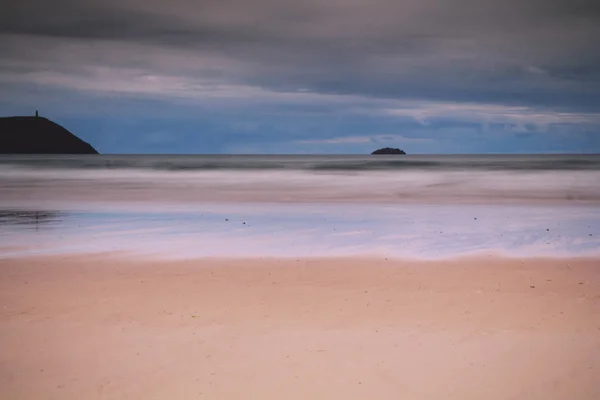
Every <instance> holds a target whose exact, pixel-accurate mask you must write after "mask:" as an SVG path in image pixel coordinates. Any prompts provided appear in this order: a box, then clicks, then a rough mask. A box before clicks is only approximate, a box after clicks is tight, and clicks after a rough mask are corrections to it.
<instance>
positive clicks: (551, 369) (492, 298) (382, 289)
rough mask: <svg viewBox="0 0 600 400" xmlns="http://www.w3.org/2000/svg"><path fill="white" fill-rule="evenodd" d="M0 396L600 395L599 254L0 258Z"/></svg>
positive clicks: (574, 396)
mask: <svg viewBox="0 0 600 400" xmlns="http://www.w3.org/2000/svg"><path fill="white" fill-rule="evenodd" d="M0 318H1V320H0V321H1V322H0V398H2V399H96V398H102V399H199V398H206V399H338V398H339V399H442V398H453V399H486V400H489V399H544V400H549V399H569V400H571V399H590V400H591V399H594V400H597V399H600V262H598V260H583V259H582V260H518V259H514V260H513V259H511V260H506V259H498V258H471V259H457V260H447V261H440V262H417V261H391V260H384V259H350V258H349V259H300V260H276V259H272V260H259V259H254V260H216V259H214V260H213V259H203V260H190V261H181V262H179V261H177V262H167V261H156V260H154V261H144V260H140V259H131V258H126V257H125V256H119V255H87V256H68V257H63V256H61V257H58V256H57V257H39V258H22V259H17V260H0Z"/></svg>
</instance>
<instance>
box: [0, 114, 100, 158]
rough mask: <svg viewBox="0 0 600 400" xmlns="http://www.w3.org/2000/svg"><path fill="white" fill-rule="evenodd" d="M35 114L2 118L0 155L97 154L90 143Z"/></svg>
mask: <svg viewBox="0 0 600 400" xmlns="http://www.w3.org/2000/svg"><path fill="white" fill-rule="evenodd" d="M35 114H36V116H35V117H4V118H0V154H98V152H97V151H96V149H94V148H93V147H92V146H91V145H90V144H89V143H86V142H84V141H83V140H81V139H79V138H78V137H77V136H75V135H74V134H72V133H71V132H69V131H68V130H66V129H65V128H63V127H62V126H60V125H58V124H57V123H55V122H52V121H50V120H49V119H47V118H44V117H39V116H38V113H37V111H36V113H35Z"/></svg>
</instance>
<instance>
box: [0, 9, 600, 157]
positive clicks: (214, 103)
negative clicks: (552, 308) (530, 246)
mask: <svg viewBox="0 0 600 400" xmlns="http://www.w3.org/2000/svg"><path fill="white" fill-rule="evenodd" d="M598 37H600V6H599V5H598V3H597V2H596V1H589V0H573V1H567V0H550V1H543V0H528V1H526V2H523V1H518V0H507V1H502V2H501V1H497V0H403V1H401V2H398V1H394V0H306V1H302V2H292V1H285V0H284V1H281V0H254V1H252V2H248V1H246V0H220V1H214V0H199V1H195V2H190V1H187V0H173V1H170V2H164V1H158V0H144V1H142V0H120V1H116V0H103V1H100V0H87V1H85V2H82V1H77V0H52V1H44V0H21V1H19V2H9V3H8V4H6V5H4V7H3V9H2V12H1V13H0V52H1V53H2V55H3V56H2V58H1V59H0V106H2V105H4V104H8V105H14V104H24V105H25V106H27V107H31V106H32V105H34V106H35V107H37V105H38V104H39V103H40V102H43V101H42V99H41V96H42V94H44V95H47V99H48V100H47V101H48V102H52V103H53V106H54V107H58V106H57V105H55V104H60V106H61V107H63V108H64V109H69V108H70V107H73V109H78V110H80V109H81V108H82V107H83V106H82V105H81V104H94V105H97V104H100V103H102V102H104V103H110V104H114V105H113V106H112V107H113V109H114V110H113V111H111V112H115V113H117V112H122V113H124V114H126V113H125V112H124V111H122V110H121V109H123V108H125V107H132V108H133V107H138V108H139V107H146V109H147V110H152V111H147V112H148V113H149V114H156V113H162V114H166V113H167V110H166V109H167V108H168V107H167V106H166V105H170V106H171V109H174V108H177V107H180V106H181V109H182V110H184V111H180V114H183V113H189V112H190V110H191V111H192V112H197V114H198V115H201V116H202V117H206V118H208V117H211V118H216V117H215V116H216V115H218V116H220V118H221V122H220V123H221V124H222V125H225V124H227V123H229V122H230V121H231V122H232V125H231V127H230V128H231V130H233V131H235V132H237V131H241V130H244V131H248V132H257V131H260V130H261V129H262V128H260V127H259V128H256V126H257V125H256V124H258V125H259V126H262V125H261V124H262V123H263V122H264V121H268V122H269V123H271V121H273V120H275V119H276V118H278V117H279V116H287V117H289V118H290V119H288V120H286V121H284V120H277V122H276V123H275V122H273V123H272V124H271V130H272V131H273V132H282V131H284V132H290V131H291V130H293V129H294V128H293V127H291V125H295V126H302V129H304V128H305V125H303V122H304V121H305V120H306V119H310V118H314V119H315V120H318V121H319V122H320V123H321V124H322V125H323V121H324V119H318V118H320V117H323V118H328V119H329V121H333V122H329V125H327V127H328V128H332V129H333V128H335V129H334V130H333V131H325V130H323V129H322V130H321V131H319V132H317V133H310V132H308V131H307V133H306V134H304V135H300V134H295V133H294V135H292V136H293V137H292V138H291V139H290V140H291V141H292V142H294V143H297V144H301V145H303V146H309V145H310V144H313V145H315V146H316V145H319V144H323V145H328V144H331V145H337V144H340V145H361V144H366V143H367V142H366V141H367V140H368V141H373V140H375V141H376V142H377V141H381V143H384V142H386V140H385V139H384V136H385V134H381V133H380V132H392V135H391V137H395V139H393V140H392V141H391V142H394V141H397V143H400V144H402V143H412V144H415V145H417V144H418V143H416V142H414V141H415V140H419V139H418V138H415V137H409V136H418V135H416V134H415V135H413V133H414V131H415V130H418V129H417V128H414V127H413V128H411V129H413V131H406V130H404V129H401V128H400V129H398V130H397V129H396V128H395V127H393V126H392V127H390V125H391V124H395V123H396V124H398V125H402V124H408V123H411V124H413V125H417V127H418V128H422V129H426V130H428V131H431V132H433V131H435V130H436V129H438V128H440V127H442V129H445V132H463V133H462V134H463V135H464V134H465V133H464V132H471V130H472V129H478V130H480V131H483V132H487V131H496V130H498V129H501V130H503V131H507V132H509V133H521V134H527V133H528V132H531V131H532V130H535V131H551V130H552V127H554V126H557V125H561V126H562V125H569V126H579V127H586V129H588V130H590V131H593V132H596V131H597V127H598V126H599V125H600V118H599V117H598V113H599V110H598V107H597V105H598V104H600V53H599V52H598V51H597V50H596V48H597V45H598V40H597V38H598ZM57 99H58V100H59V101H56V100H57ZM150 102H156V103H152V104H151V103H150ZM140 104H141V106H140ZM25 106H24V107H25ZM97 107H100V106H97ZM108 108H109V107H105V108H98V110H100V111H98V112H104V111H105V110H106V109H108ZM2 109H3V110H4V109H10V110H12V109H13V108H11V107H8V108H2ZM172 114H173V115H171V116H178V115H177V113H176V112H173V113H172ZM240 115H243V116H244V117H243V118H242V117H240ZM248 115H252V116H254V115H256V116H261V118H262V119H261V118H258V117H257V118H258V119H259V120H260V121H259V122H256V121H254V120H253V121H250V122H249V123H250V124H251V125H252V124H254V127H252V128H247V127H246V128H239V127H238V128H234V127H233V126H234V123H237V124H242V125H244V123H245V121H246V120H248V119H249V118H250V117H248ZM153 116H154V115H153ZM207 116H208V117H207ZM354 117H356V118H358V119H359V120H360V121H363V122H364V121H369V122H370V123H371V124H372V125H376V124H375V123H374V122H373V121H375V120H376V119H377V120H381V121H385V123H389V124H390V125H387V126H385V127H384V128H381V127H378V126H364V125H361V124H360V123H356V124H354V123H355V122H357V120H355V119H352V118H354ZM236 118H238V119H236ZM303 118H304V119H303ZM349 119H352V122H353V124H350V123H349V122H343V121H348V120H349ZM336 121H342V122H339V123H338V122H336ZM389 121H392V122H389ZM336 124H337V125H336ZM275 125H276V126H275ZM448 125H450V126H451V127H452V128H453V129H454V128H456V129H454V130H453V129H450V128H448V129H446V128H447V127H448ZM457 125H460V127H458V128H457ZM473 125H476V127H475V128H473ZM246 126H248V125H247V124H246ZM273 126H275V127H273ZM353 126H357V127H356V128H355V130H351V129H348V131H347V132H344V131H343V130H344V129H346V128H348V127H353ZM466 126H467V127H468V128H469V129H466V128H465V127H466ZM190 129H191V128H190ZM297 129H300V128H297ZM370 132H378V133H377V134H374V135H371V134H370ZM393 132H402V135H400V136H398V135H396V134H393ZM216 134H219V135H223V133H222V131H219V130H217V133H216ZM275 135H276V133H272V136H275ZM305 138H306V139H305ZM211 140H212V139H211ZM214 140H217V139H214ZM410 140H412V142H411V141H410ZM423 140H424V139H423ZM298 141H299V142H298ZM302 141H304V142H302ZM311 141H312V142H311ZM422 144H423V146H424V147H425V145H426V143H422ZM239 146H241V147H240V148H241V149H244V148H247V147H244V146H248V145H247V144H245V143H240V144H239ZM262 148H263V147H260V146H259V150H260V149H262ZM252 149H256V147H252Z"/></svg>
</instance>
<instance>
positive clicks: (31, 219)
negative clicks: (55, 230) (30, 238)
mask: <svg viewBox="0 0 600 400" xmlns="http://www.w3.org/2000/svg"><path fill="white" fill-rule="evenodd" d="M62 214H63V213H62V212H58V211H31V210H27V211H26V210H0V225H28V226H31V225H35V226H36V227H39V225H43V224H50V223H58V222H60V221H61V220H62Z"/></svg>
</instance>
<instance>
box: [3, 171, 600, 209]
mask: <svg viewBox="0 0 600 400" xmlns="http://www.w3.org/2000/svg"><path fill="white" fill-rule="evenodd" d="M0 186H1V187H2V193H1V194H0V203H1V204H6V203H8V202H11V203H12V204H14V203H15V202H17V203H18V202H19V201H25V200H31V199H46V200H56V201H60V200H72V201H92V200H93V201H100V202H102V201H143V202H176V203H198V202H234V203H235V202H288V203H290V202H298V203H304V202H325V203H327V202H357V203H360V202H364V203H369V202H384V203H401V202H412V203H455V202H459V203H473V202H475V203H478V202H480V203H512V202H524V203H526V202H529V203H532V204H540V203H546V202H554V203H556V202H558V203H569V204H577V203H581V204H600V173H598V171H595V170H589V169H582V170H576V169H564V170H550V169H529V170H515V169H506V168H505V169H497V170H494V169H471V170H469V169H425V170H419V169H414V168H413V169H406V170H402V171H396V170H385V169H384V170H377V169H367V170H358V169H357V170H348V169H346V170H340V169H334V168H329V169H316V168H313V169H264V168H261V169H258V168H257V169H254V170H248V169H241V170H237V169H201V170H197V169H178V170H165V169H162V170H161V169H154V168H145V169H143V168H116V169H99V168H91V169H87V168H48V167H46V168H31V167H29V166H27V167H23V166H16V165H14V164H13V165H6V164H5V165H3V166H0Z"/></svg>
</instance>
